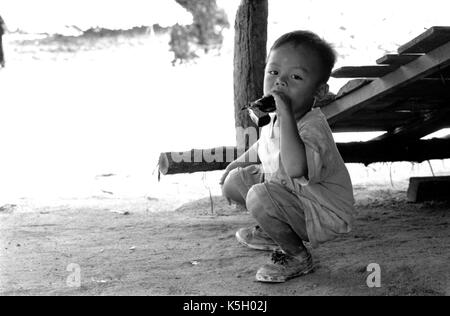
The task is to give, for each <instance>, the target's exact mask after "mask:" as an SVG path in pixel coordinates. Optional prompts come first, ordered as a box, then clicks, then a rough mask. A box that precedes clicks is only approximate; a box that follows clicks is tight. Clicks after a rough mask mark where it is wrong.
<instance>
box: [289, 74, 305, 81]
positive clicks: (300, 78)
mask: <svg viewBox="0 0 450 316" xmlns="http://www.w3.org/2000/svg"><path fill="white" fill-rule="evenodd" d="M291 77H292V79H294V80H303V78H302V77H300V76H299V75H292V76H291Z"/></svg>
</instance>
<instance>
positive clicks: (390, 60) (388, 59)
mask: <svg viewBox="0 0 450 316" xmlns="http://www.w3.org/2000/svg"><path fill="white" fill-rule="evenodd" d="M422 55H423V54H402V55H397V54H387V55H384V56H383V57H381V58H379V59H377V64H378V65H393V66H403V65H406V64H409V63H410V62H412V61H413V60H416V59H417V58H419V57H420V56H422Z"/></svg>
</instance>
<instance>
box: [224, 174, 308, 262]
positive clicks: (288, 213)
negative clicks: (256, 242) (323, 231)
mask: <svg viewBox="0 0 450 316" xmlns="http://www.w3.org/2000/svg"><path fill="white" fill-rule="evenodd" d="M222 190H223V194H224V196H225V197H227V198H229V199H231V200H234V201H235V202H237V203H240V204H245V205H246V207H247V210H248V211H249V212H250V213H251V214H252V215H253V217H254V218H255V219H256V221H257V222H258V224H259V226H260V227H261V228H262V229H263V230H264V231H265V232H266V233H267V234H268V235H269V236H270V237H271V238H272V239H273V240H274V241H275V242H276V243H277V244H278V245H279V246H280V247H281V249H283V250H284V251H285V252H286V253H288V254H290V255H297V254H299V253H300V252H302V250H303V249H304V246H303V243H302V240H304V241H308V235H307V233H306V223H305V214H304V212H303V209H304V205H303V203H302V202H301V200H300V199H299V198H298V197H297V195H295V194H294V193H293V192H291V191H290V190H289V189H288V188H287V187H285V186H284V185H282V184H280V183H277V182H272V181H264V174H263V173H262V172H261V166H260V165H251V166H248V167H245V168H236V169H234V170H232V171H231V172H230V173H229V174H228V176H227V178H226V179H225V182H224V184H223V187H222Z"/></svg>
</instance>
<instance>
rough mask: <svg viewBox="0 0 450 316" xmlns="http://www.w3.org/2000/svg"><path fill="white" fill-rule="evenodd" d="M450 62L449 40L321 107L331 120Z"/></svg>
mask: <svg viewBox="0 0 450 316" xmlns="http://www.w3.org/2000/svg"><path fill="white" fill-rule="evenodd" d="M449 65H450V42H449V43H446V44H444V45H442V46H440V47H438V48H436V49H435V50H433V51H430V52H429V53H428V54H427V55H424V56H422V57H419V58H417V59H416V60H414V61H412V62H411V63H409V64H407V65H404V66H402V67H400V68H398V69H396V70H394V71H392V72H391V73H389V74H387V75H386V76H384V77H381V78H378V79H375V80H373V81H372V82H371V83H369V84H368V85H365V86H364V87H362V88H360V89H358V90H356V91H354V92H353V93H350V94H347V95H346V96H344V97H342V98H339V99H336V100H335V101H334V102H332V103H330V104H329V105H327V106H325V107H323V108H322V112H323V113H324V114H325V115H326V117H327V118H328V121H329V122H330V123H331V124H332V123H334V122H336V121H338V120H340V119H343V118H344V117H348V116H349V115H351V114H352V113H354V112H355V111H358V110H360V109H362V108H364V107H365V106H367V105H368V104H371V103H373V102H375V101H377V100H379V99H381V98H383V97H385V96H387V95H389V94H392V93H393V92H395V91H398V90H399V89H401V88H403V87H405V86H407V85H408V84H411V83H412V82H415V81H417V80H420V79H422V78H424V77H426V76H429V75H430V74H432V73H434V72H436V71H437V70H439V69H440V68H444V67H447V66H449Z"/></svg>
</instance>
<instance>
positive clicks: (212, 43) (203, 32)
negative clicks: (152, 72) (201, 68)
mask: <svg viewBox="0 0 450 316" xmlns="http://www.w3.org/2000/svg"><path fill="white" fill-rule="evenodd" d="M175 1H176V2H177V3H178V4H180V5H181V6H182V7H184V8H185V9H186V10H187V11H189V12H190V13H191V14H192V16H193V23H192V24H190V25H186V26H185V25H179V24H176V25H174V26H173V27H172V28H171V32H170V42H169V45H170V49H171V51H172V52H173V53H174V60H173V61H172V64H173V65H175V64H177V63H185V62H189V61H192V60H194V59H195V58H197V57H198V54H197V53H198V52H199V51H203V52H204V53H208V52H209V51H210V50H220V48H221V46H222V43H223V35H222V32H223V30H224V28H229V27H230V24H229V22H228V17H227V15H226V13H225V11H224V10H223V9H221V8H219V7H217V3H216V0H175Z"/></svg>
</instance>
